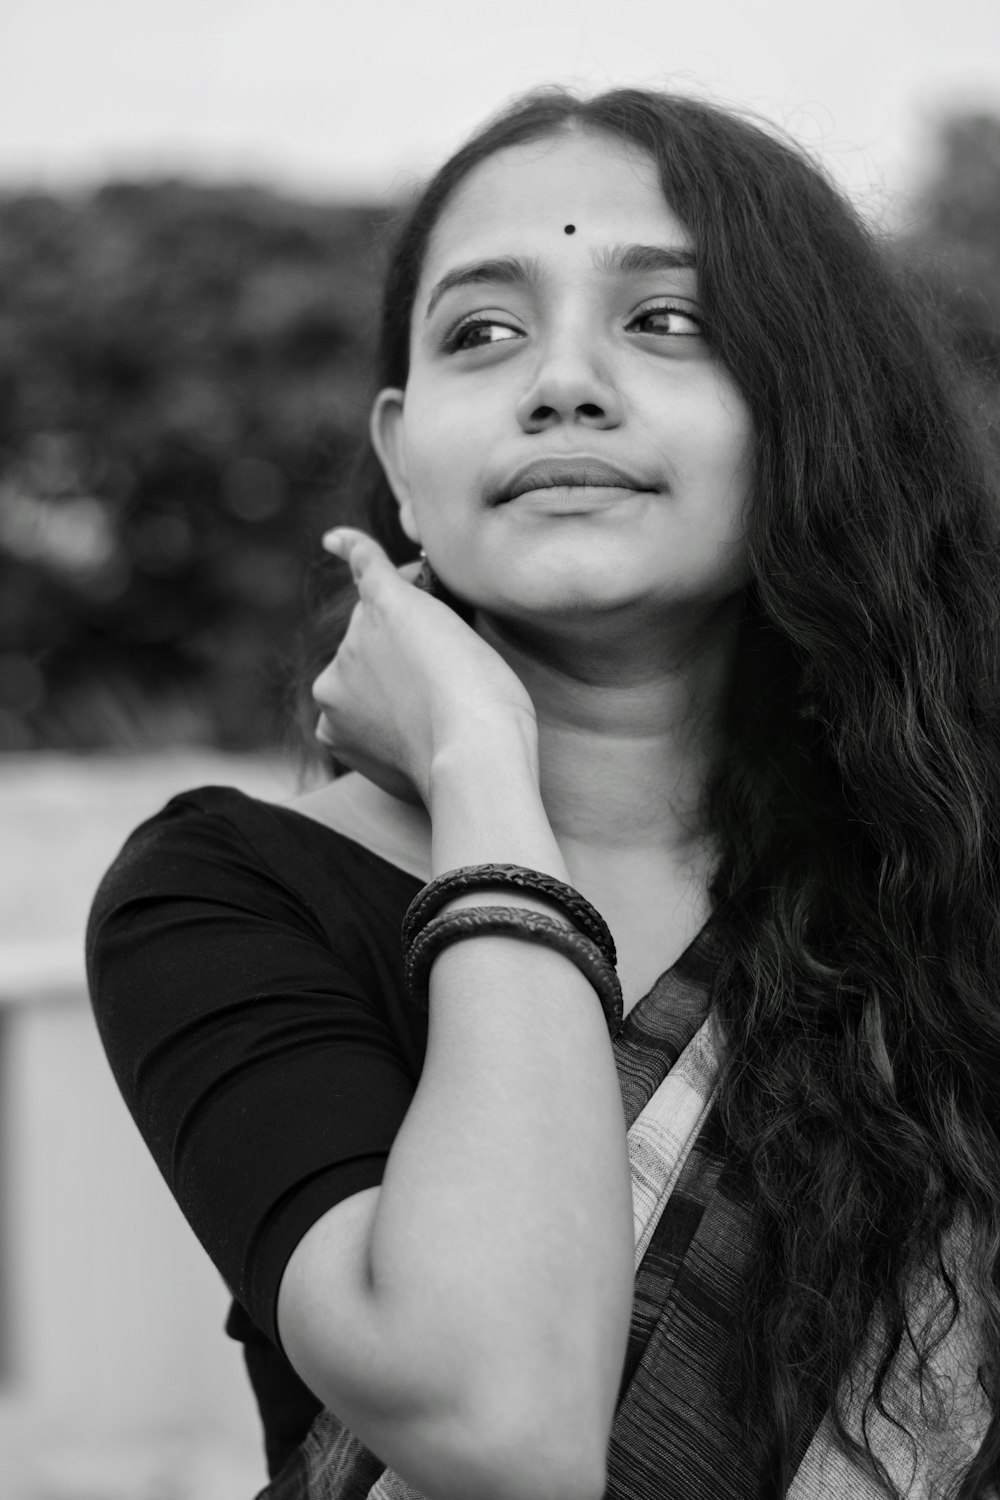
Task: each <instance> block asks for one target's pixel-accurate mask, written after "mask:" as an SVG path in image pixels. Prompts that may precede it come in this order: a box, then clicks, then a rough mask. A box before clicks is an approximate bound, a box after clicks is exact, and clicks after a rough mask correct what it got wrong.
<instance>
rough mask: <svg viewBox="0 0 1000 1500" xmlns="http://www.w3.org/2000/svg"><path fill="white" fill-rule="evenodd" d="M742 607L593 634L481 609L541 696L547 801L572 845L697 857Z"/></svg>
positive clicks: (482, 630)
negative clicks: (546, 628)
mask: <svg viewBox="0 0 1000 1500" xmlns="http://www.w3.org/2000/svg"><path fill="white" fill-rule="evenodd" d="M741 614H742V600H741V599H740V598H739V597H735V598H729V599H727V600H724V601H722V602H721V603H719V604H717V605H716V606H714V608H713V610H712V612H711V613H707V612H705V611H702V613H701V614H700V615H699V616H698V617H697V619H691V618H689V619H688V620H686V621H685V622H684V623H683V624H682V625H679V624H678V622H677V621H676V620H674V621H672V622H671V623H670V624H669V625H666V626H664V627H663V628H662V629H654V630H651V631H642V632H640V631H638V630H637V629H636V628H635V623H634V622H631V624H629V625H623V626H621V627H620V628H619V630H618V631H617V633H616V632H615V631H614V630H611V631H609V630H608V628H607V621H605V622H604V623H603V625H602V626H601V629H600V633H599V635H598V634H597V633H596V632H595V633H593V634H590V635H589V636H588V638H587V639H581V638H580V636H579V634H576V635H575V636H573V637H572V638H570V637H569V636H568V635H559V636H555V635H553V634H550V633H548V632H546V633H545V634H544V636H543V635H542V634H540V633H539V632H538V631H537V629H536V628H535V627H532V628H530V629H525V628H524V627H523V626H522V625H520V624H517V625H513V626H512V625H511V623H510V622H509V621H508V622H503V621H499V620H497V619H496V618H494V617H487V616H485V615H484V614H482V613H479V614H478V615H477V617H476V630H477V632H478V633H479V634H480V635H481V636H482V637H483V639H484V640H486V641H488V642H489V644H490V645H491V646H492V647H493V648H494V650H496V651H497V652H499V654H500V655H501V656H502V657H503V658H504V660H505V661H506V662H507V664H508V665H509V666H510V667H511V668H512V670H513V671H515V672H516V673H517V675H518V677H519V678H520V679H521V681H522V682H523V683H524V685H525V687H526V688H527V690H528V692H529V694H530V696H531V698H532V701H533V702H534V705H535V712H536V715H537V719H538V734H539V769H540V777H541V793H542V800H543V803H544V805H545V810H546V813H547V814H548V817H549V821H550V822H551V824H552V829H553V832H554V833H555V835H556V837H557V838H558V839H559V842H560V844H562V845H563V846H564V847H565V846H567V845H568V846H570V847H571V848H574V849H576V851H577V852H578V853H579V855H580V857H581V858H588V857H589V858H593V857H595V856H600V857H601V858H602V859H605V860H607V859H613V858H614V857H615V856H616V855H618V856H621V857H626V856H635V855H642V854H649V855H653V856H656V857H658V858H662V857H663V856H668V857H669V858H670V859H671V860H672V861H677V862H679V863H686V862H687V861H688V860H690V859H693V858H696V857H697V855H698V853H699V851H700V850H701V849H703V847H704V842H705V838H706V833H707V830H706V829H705V828H704V826H703V819H702V814H701V800H702V796H703V793H704V789H705V785H706V782H707V779H708V776H709V774H710V773H711V770H712V768H713V765H714V763H715V761H716V759H717V757H718V755H719V754H720V752H721V750H722V748H723V739H722V729H721V716H722V709H723V705H724V702H725V699H726V696H727V694H728V689H729V684H730V681H731V674H732V668H733V661H734V657H735V648H736V638H737V632H738V628H739V620H740V617H741Z"/></svg>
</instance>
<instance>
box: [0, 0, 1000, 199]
mask: <svg viewBox="0 0 1000 1500" xmlns="http://www.w3.org/2000/svg"><path fill="white" fill-rule="evenodd" d="M552 82H555V83H568V84H570V85H573V86H576V87H579V88H582V89H584V90H585V91H587V92H595V91H597V90H600V89H603V88H609V87H615V86H621V85H639V86H655V87H669V88H674V89H677V90H680V91H681V92H684V93H693V94H696V95H700V96H707V97H710V98H713V99H716V100H718V101H719V102H721V103H723V104H727V105H731V106H735V107H737V108H740V109H750V110H753V111H756V112H757V113H758V114H759V115H761V116H763V117H764V118H765V119H767V120H770V121H772V122H774V123H775V124H777V125H778V126H780V127H782V128H783V129H785V130H787V131H789V132H790V133H791V134H792V135H793V136H794V137H795V138H796V139H798V140H799V141H801V142H802V143H803V144H804V145H805V146H806V147H807V148H808V149H810V150H811V151H813V152H814V153H816V154H818V155H819V156H820V157H821V158H822V159H823V161H824V162H825V163H826V164H827V165H828V166H829V167H830V168H831V170H832V171H833V172H834V175H835V176H836V177H837V179H838V180H839V181H840V182H841V183H842V185H843V186H844V187H846V188H847V190H848V191H849V192H850V193H851V194H852V196H853V197H854V198H855V200H856V201H857V202H858V203H859V204H860V205H861V206H862V208H864V209H866V210H867V211H868V212H869V213H870V214H871V215H872V216H873V217H874V218H876V219H882V220H883V221H886V222H891V223H899V222H900V221H901V220H904V219H905V217H906V211H907V202H908V195H909V194H910V193H912V192H913V191H914V190H915V189H916V188H917V187H918V186H919V181H920V179H921V176H922V174H923V173H925V172H926V171H927V170H928V169H929V150H930V146H931V143H932V142H933V139H934V131H935V126H936V123H937V121H938V120H939V118H940V117H941V116H942V115H943V114H945V113H947V112H948V111H949V110H952V109H970V108H971V109H980V108H983V109H988V110H991V111H995V112H997V113H1000V4H997V3H996V0H947V3H943V0H838V3H837V5H835V6H831V5H829V4H827V5H822V4H817V3H815V0H813V3H809V0H677V3H674V4H671V3H670V0H485V3H484V0H350V3H345V0H0V188H3V187H17V186H22V185H32V186H42V187H44V186H53V187H65V186H73V187H75V186H89V185H91V184H95V183H98V182H100V181H102V180H105V179H107V178H108V177H109V176H118V177H136V176H141V175H146V174H155V175H163V174H173V173H188V174H191V175H194V176H197V177H201V178H207V179H209V180H216V179H225V178H230V179H231V178H239V179H241V180H254V181H259V182H263V183H268V184H271V185H274V186H278V187H283V188H286V189H288V190H291V191H297V192H304V193H307V194H309V195H311V196H317V197H325V198H345V197H368V198H371V197H376V198H378V197H382V196H392V195H394V194H395V193H397V192H398V191H399V190H400V189H401V188H404V187H406V186H409V185H411V184H412V183H413V182H415V181H416V180H419V179H421V178H423V177H425V176H427V175H429V173H430V172H431V171H433V170H434V168H435V167H436V166H437V165H438V163H439V162H440V161H441V160H442V159H443V158H444V157H445V156H446V155H447V154H448V153H449V152H451V151H452V150H454V149H455V147H456V146H457V145H459V144H460V142H461V141H462V139H463V138H464V137H465V136H466V135H467V134H468V133H469V132H471V131H472V130H473V129H474V128H475V127H476V126H477V125H478V124H479V123H480V122H481V121H483V120H484V119H485V118H486V117H487V116H488V115H490V114H491V113H492V112H493V111H495V110H496V109H498V108H499V107H500V106H501V105H502V104H503V103H504V102H505V101H506V100H508V99H509V98H510V97H512V96H513V95H515V94H517V93H520V92H522V91H524V90H526V89H528V88H531V87H533V86H535V85H537V84H540V83H552Z"/></svg>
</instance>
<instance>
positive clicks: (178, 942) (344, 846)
mask: <svg viewBox="0 0 1000 1500" xmlns="http://www.w3.org/2000/svg"><path fill="white" fill-rule="evenodd" d="M421 884H422V882H421V881H420V880H419V879H418V878H417V877H416V876H415V875H410V874H408V873H407V872H406V871H404V870H401V869H399V868H398V867H397V866H395V865H391V864H389V863H388V862H387V861H386V860H384V859H381V858H379V857H378V856H377V855H375V854H372V853H371V852H370V851H369V850H367V849H365V848H363V847H362V846H361V845H360V844H357V843H355V842H354V841H353V840H352V839H349V838H347V837H345V836H344V835H342V834H339V833H336V832H334V831H333V830H332V829H331V828H328V827H326V826H325V825H322V824H320V823H317V822H316V821H315V820H314V819H312V818H310V817H307V816H305V815H304V814H301V813H297V812H295V811H294V810H293V809H292V808H288V807H282V806H278V805H274V804H271V803H266V802H261V801H258V800H257V799H256V798H253V797H248V796H246V795H244V794H243V793H242V792H238V791H235V790H233V789H231V788H227V787H204V788H201V789H199V790H197V791H192V792H187V793H184V794H183V795H181V796H178V797H174V798H173V799H172V800H171V801H170V802H169V803H168V804H167V806H166V807H165V808H164V809H163V811H162V812H160V813H157V814H156V816H155V817H152V818H150V819H149V820H148V821H147V822H145V823H143V824H141V825H140V827H139V828H137V829H136V831H135V832H134V833H133V834H132V835H131V837H130V838H129V839H128V840H127V841H126V843H125V845H124V848H123V849H122V852H121V853H120V854H119V856H118V858H117V859H116V860H115V862H114V864H113V865H112V866H111V868H110V869H109V871H108V873H107V874H106V875H105V877H104V880H103V881H102V883H101V886H100V888H99V890H98V892H97V895H96V897H95V899H94V904H93V908H92V911H91V914H90V922H89V925H88V930H87V973H88V980H89V984H90V992H91V998H92V1001H93V1006H94V1012H95V1015H96V1018H97V1025H98V1029H99V1031H100V1034H101V1039H102V1041H103V1044H104V1047H105V1050H106V1052H107V1055H108V1060H109V1062H110V1064H111V1068H112V1070H113V1072H114V1075H115V1078H116V1080H117V1082H118V1086H119V1088H120V1089H121V1091H122V1094H123V1096H124V1099H125V1102H126V1104H127V1105H128V1108H129V1110H130V1111H131V1113H132V1116H133V1118H134V1120H135V1122H136V1124H137V1125H138V1127H139V1130H140V1131H141V1132H142V1135H143V1136H144V1138H145V1140H146V1143H147V1145H148V1146H149V1149H150V1150H151V1152H152V1153H153V1156H154V1158H155V1159H156V1163H157V1165H158V1166H159V1168H160V1171H161V1172H162V1173H163V1176H164V1177H165V1179H166V1181H167V1184H168V1186H169V1187H170V1190H171V1192H172V1193H173V1195H174V1197H175V1198H176V1199H177V1202H178V1203H179V1205H180V1207H181V1208H182V1210H183V1211H184V1214H185V1216H186V1217H187V1219H188V1222H189V1223H190V1224H191V1226H192V1228H193V1229H194V1231H195V1233H196V1234H197V1235H198V1238H199V1239H200V1240H201V1242H202V1244H203V1245H204V1247H205V1249H206V1250H207V1251H208V1254H209V1255H210V1256H211V1258H212V1260H213V1261H214V1262H215V1265H216V1266H217V1267H218V1269H219V1271H220V1272H221V1274H222V1276H223V1278H224V1280H225V1282H226V1284H227V1285H228V1287H229V1289H230V1291H231V1292H232V1294H233V1297H234V1299H235V1301H234V1303H233V1308H232V1311H231V1313H230V1317H229V1321H228V1323H227V1330H228V1332H229V1333H230V1334H231V1335H232V1336H233V1337H234V1338H237V1339H240V1340H242V1341H243V1343H244V1344H245V1346H246V1359H247V1367H248V1371H249V1374H250V1379H251V1382H252V1384H253V1387H254V1392H255V1395H256V1398H257V1402H258V1405H259V1407H260V1413H261V1420H262V1422H263V1425H264V1435H265V1444H266V1449H267V1458H268V1466H269V1469H270V1471H271V1473H272V1474H274V1473H276V1472H277V1471H278V1469H279V1468H280V1467H281V1465H282V1464H283V1462H284V1461H285V1459H286V1458H287V1457H288V1456H289V1454H290V1453H291V1451H292V1450H293V1449H294V1448H295V1447H296V1445H297V1444H298V1443H299V1442H301V1440H302V1438H303V1437H304V1436H305V1433H306V1430H307V1429H308V1427H309V1424H310V1422H311V1421H312V1419H313V1417H314V1416H315V1415H316V1413H317V1412H318V1411H319V1409H320V1403H319V1402H318V1401H317V1400H316V1398H315V1396H313V1394H312V1393H311V1392H310V1391H309V1390H308V1389H307V1388H306V1386H305V1385H303V1383H302V1382H301V1380H299V1378H298V1376H297V1375H296V1374H295V1372H294V1370H293V1369H292V1367H291V1365H290V1364H289V1363H288V1361H287V1359H286V1358H285V1356H284V1354H283V1353H282V1352H281V1347H280V1341H279V1338H278V1331H277V1323H276V1304H277V1296H278V1288H279V1285H280V1282H281V1277H282V1274H283V1272H284V1269H285V1266H286V1264H287V1262H288V1259H289V1257H290V1255H291V1253H292V1251H293V1250H294V1249H295V1247H296V1245H297V1244H298V1242H299V1240H300V1239H301V1238H302V1236H303V1235H304V1234H305V1232H306V1230H307V1229H309V1227H310V1226H311V1225H312V1224H314V1223H315V1222H316V1220H317V1219H319V1218H320V1217H321V1216H322V1215H323V1214H324V1213H325V1212H326V1211H327V1209H329V1208H332V1207H333V1206H334V1204H336V1203H339V1202H340V1201H341V1200H342V1199H344V1198H347V1197H350V1195H351V1194H352V1193H357V1192H360V1191H361V1190H362V1189H364V1188H368V1187H375V1186H377V1185H378V1184H380V1183H381V1181H382V1177H383V1173H384V1170H385V1162H386V1158H387V1157H388V1154H389V1148H390V1147H391V1145H392V1142H393V1139H394V1138H395V1135H396V1132H397V1131H398V1129H399V1127H400V1125H401V1124H402V1121H403V1118H404V1116H405V1114H406V1111H407V1109H408V1108H409V1105H410V1101H411V1100H412V1098H413V1094H414V1092H415V1089H416V1085H417V1081H418V1079H419V1076H420V1070H421V1067H422V1064H423V1057H424V1051H425V1048H426V1042H427V1019H426V1016H420V1015H419V1014H417V1013H416V1012H415V1011H414V1010H413V1008H412V1006H411V1005H410V1003H409V1002H408V1001H407V998H406V993H405V989H404V985H403V967H402V947H401V943H400V926H401V924H402V920H403V915H404V913H405V911H406V908H407V906H408V905H409V903H410V901H411V900H412V899H413V897H414V896H415V895H416V893H417V891H418V890H419V889H420V887H421Z"/></svg>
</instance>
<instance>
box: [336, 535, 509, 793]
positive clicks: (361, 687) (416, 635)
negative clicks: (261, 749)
mask: <svg viewBox="0 0 1000 1500" xmlns="http://www.w3.org/2000/svg"><path fill="white" fill-rule="evenodd" d="M323 545H324V546H325V547H326V549H327V551H329V552H333V553H334V554H335V555H336V556H338V557H342V558H343V559H344V560H345V562H346V563H347V564H348V566H349V567H350V569H351V574H352V576H353V578H354V583H355V585H356V587H357V590H358V595H359V598H358V602H357V604H356V605H355V607H354V612H353V614H352V615H351V621H350V625H349V626H348V629H347V634H346V635H345V637H344V639H343V641H342V643H341V645H340V648H339V649H338V651H337V653H336V655H335V656H334V658H333V660H332V661H331V662H330V664H329V666H328V667H326V668H325V669H324V671H323V672H321V673H320V675H319V677H317V679H316V681H315V682H314V683H313V689H312V691H313V697H314V698H315V700H316V702H317V704H318V705H319V708H320V709H321V713H320V718H319V723H318V725H317V728H316V737H317V739H319V740H320V741H321V743H322V744H324V745H326V746H327V747H328V748H329V749H330V750H331V751H332V752H333V754H334V755H335V756H336V758H337V759H338V760H340V761H343V762H344V763H345V764H346V765H349V766H351V767H352V768H353V769H354V770H356V771H360V772H361V774H362V775H363V776H366V777H367V778H368V780H369V781H373V782H375V784H376V785H377V786H381V787H382V788H383V789H384V790H385V791H387V792H390V793H391V794H392V795H393V796H396V797H402V798H403V799H404V800H405V801H413V800H414V797H413V793H414V791H415V792H416V793H417V795H418V796H419V798H420V800H421V801H422V802H423V803H424V805H425V806H429V798H430V777H431V769H432V766H433V763H434V758H435V756H436V755H437V754H438V753H439V752H440V751H441V750H442V749H444V748H446V747H448V746H450V745H451V744H453V743H456V742H458V741H460V740H461V739H462V738H463V736H465V735H470V734H473V733H476V732H483V731H485V732H486V733H489V734H498V733H499V732H500V731H501V730H502V729H503V728H504V727H505V726H510V727H511V728H512V729H513V730H515V731H516V732H518V733H520V734H521V735H522V736H526V737H527V742H528V743H529V744H530V745H532V746H534V745H535V744H536V743H537V735H536V728H537V726H536V720H535V710H534V705H533V704H532V702H531V698H530V697H529V695H528V693H527V690H526V689H525V687H524V685H523V684H522V682H521V680H520V678H519V677H518V676H517V675H516V673H514V672H513V671H512V670H511V668H510V667H508V665H507V663H506V662H505V661H504V660H503V658H502V657H501V656H500V655H499V653H498V652H496V651H494V650H493V648H492V646H488V645H487V644H486V642H485V641H483V640H482V639H481V638H480V637H479V636H478V635H477V634H476V632H475V631H474V630H472V629H471V628H470V627H469V626H468V625H466V624H465V622H464V621H463V620H461V619H460V618H459V616H458V615H457V614H456V613H455V611H454V610H453V609H450V608H449V606H448V605H447V604H443V603H442V602H441V600H440V599H435V598H433V597H432V596H431V595H430V594H427V593H425V592H424V591H423V590H421V589H417V588H414V587H413V584H412V579H413V578H414V577H415V576H416V573H417V572H418V571H419V564H417V563H408V564H406V565H405V566H404V567H402V568H396V567H394V566H393V564H392V563H391V562H390V561H389V558H388V557H387V556H386V554H385V552H384V551H383V549H382V548H381V547H380V546H379V544H378V543H377V542H376V541H375V540H374V539H373V538H372V537H370V536H367V535H366V534H365V533H364V532H363V531H356V530H354V529H353V528H350V527H346V526H344V527H339V528H337V529H336V530H335V531H332V532H328V533H327V535H326V536H325V537H324V538H323Z"/></svg>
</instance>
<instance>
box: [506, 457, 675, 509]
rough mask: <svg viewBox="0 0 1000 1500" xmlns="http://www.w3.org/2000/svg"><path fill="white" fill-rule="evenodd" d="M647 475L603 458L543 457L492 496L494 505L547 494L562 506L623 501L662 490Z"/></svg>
mask: <svg viewBox="0 0 1000 1500" xmlns="http://www.w3.org/2000/svg"><path fill="white" fill-rule="evenodd" d="M661 488H662V486H661V485H657V484H654V483H652V482H651V480H650V478H649V477H647V476H646V475H641V474H635V473H631V472H630V471H629V470H627V469H623V468H619V467H618V465H617V464H609V463H607V462H606V461H605V460H604V459H598V458H592V457H590V456H589V455H583V456H580V457H577V458H542V459H536V460H535V461H534V462H533V463H530V464H525V465H523V466H522V467H521V468H520V469H517V470H515V472H514V473H513V474H512V475H510V477H509V478H508V479H506V480H504V481H502V482H501V483H500V484H499V486H497V487H496V488H495V490H494V491H493V493H492V495H491V496H490V503H491V504H492V505H503V504H505V503H506V502H507V501H509V500H517V499H520V498H522V497H524V496H527V495H530V496H532V497H533V499H535V500H538V499H539V498H542V497H544V494H545V493H546V492H548V493H549V494H550V496H552V497H553V498H554V497H555V496H556V495H558V496H560V497H561V503H562V504H565V503H566V502H567V500H570V499H572V500H575V501H577V502H591V503H594V502H600V501H605V502H606V501H607V500H609V499H619V500H620V499H624V498H625V497H626V496H627V495H629V494H634V493H636V492H639V493H649V492H651V491H656V490H659V489H661Z"/></svg>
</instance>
